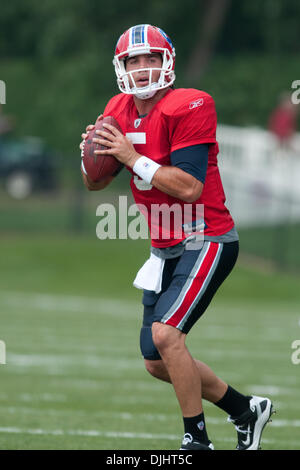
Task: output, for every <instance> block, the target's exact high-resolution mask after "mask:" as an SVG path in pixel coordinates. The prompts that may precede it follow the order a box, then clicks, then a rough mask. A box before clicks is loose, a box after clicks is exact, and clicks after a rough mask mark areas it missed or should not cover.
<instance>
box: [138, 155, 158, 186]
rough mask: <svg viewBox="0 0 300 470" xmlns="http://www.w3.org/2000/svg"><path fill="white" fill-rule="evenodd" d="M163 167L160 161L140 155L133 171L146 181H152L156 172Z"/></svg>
mask: <svg viewBox="0 0 300 470" xmlns="http://www.w3.org/2000/svg"><path fill="white" fill-rule="evenodd" d="M160 167H161V165H159V164H158V163H156V162H154V161H153V160H151V158H148V157H144V156H142V157H140V158H139V159H138V160H137V161H136V162H135V164H134V165H133V168H132V169H133V171H134V172H135V173H136V174H137V175H138V176H140V177H141V178H142V179H143V180H144V181H146V183H149V184H150V183H151V181H152V178H153V176H154V173H156V172H157V170H158V169H159V168H160Z"/></svg>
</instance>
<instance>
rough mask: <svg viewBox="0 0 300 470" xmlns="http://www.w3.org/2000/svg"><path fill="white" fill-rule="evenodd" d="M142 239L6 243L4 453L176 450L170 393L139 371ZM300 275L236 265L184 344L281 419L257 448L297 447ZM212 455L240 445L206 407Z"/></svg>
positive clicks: (1, 377) (176, 416)
mask: <svg viewBox="0 0 300 470" xmlns="http://www.w3.org/2000/svg"><path fill="white" fill-rule="evenodd" d="M147 254H148V242H140V241H138V242H133V241H124V242H123V241H122V242H116V241H105V242H100V241H99V240H97V239H96V238H89V237H68V236H66V235H65V236H59V237H58V236H51V237H50V236H47V237H41V236H40V237H38V236H29V235H28V236H27V237H21V236H19V237H17V236H15V237H12V236H10V237H9V236H7V237H2V238H1V258H0V272H1V287H0V316H1V324H0V339H2V340H4V341H5V343H6V348H7V364H6V365H0V384H1V385H0V448H1V449H149V450H152V449H153V450H155V449H178V447H179V444H180V439H181V436H182V422H181V417H180V411H179V407H178V404H177V401H176V398H175V395H174V392H173V389H172V388H171V387H170V386H169V385H168V384H165V383H162V382H159V381H157V380H155V379H154V378H152V377H151V376H150V375H148V374H147V372H146V371H145V370H144V367H143V361H142V359H141V355H140V351H139V329H140V324H141V319H142V308H141V305H140V299H141V292H140V291H138V290H136V289H134V288H133V287H132V280H133V278H134V276H135V273H136V271H137V269H138V268H139V267H140V265H141V264H142V263H143V261H144V260H145V259H146V257H147ZM299 301H300V291H299V279H298V278H294V277H290V276H288V275H286V276H282V275H279V274H278V273H266V272H265V273H264V272H260V271H258V270H256V269H254V268H249V267H247V266H245V265H243V264H242V263H241V262H240V263H239V264H238V266H237V267H236V268H235V270H234V271H233V273H232V274H231V276H230V278H229V279H228V280H227V281H226V283H225V284H224V286H222V287H221V289H220V291H219V292H218V293H217V295H216V298H215V300H214V302H213V303H212V305H211V306H210V308H209V310H208V311H207V312H206V315H205V316H204V317H203V319H201V320H200V321H199V322H198V324H197V325H196V326H195V327H194V329H193V330H192V331H191V333H190V334H189V337H188V346H189V348H190V350H191V352H192V354H193V355H194V356H195V357H197V358H199V359H201V360H203V361H204V362H207V363H208V364H209V365H210V366H211V367H212V368H213V369H214V370H215V372H216V373H217V374H218V375H220V376H221V377H222V378H223V379H224V380H226V381H228V382H229V383H230V384H231V385H232V386H234V387H236V388H238V389H239V390H241V391H242V392H244V393H256V394H258V395H259V394H261V395H264V394H267V395H268V396H270V397H271V398H272V400H273V401H274V404H275V407H276V409H277V415H276V417H275V418H274V422H273V423H272V424H271V425H268V427H267V428H266V430H265V432H264V436H263V442H262V444H263V448H264V449H300V405H299V400H298V397H299V386H300V378H299V377H300V365H298V366H297V365H293V364H292V362H291V354H292V349H291V344H292V342H293V341H294V340H295V339H300V328H299V318H300V315H299ZM204 405H205V414H206V420H207V426H208V431H209V435H210V437H211V439H212V440H213V442H214V444H215V447H216V449H233V448H234V447H235V444H236V442H235V440H236V438H235V430H234V428H233V426H232V425H230V424H228V423H226V416H225V414H224V413H223V412H222V411H220V410H219V409H217V408H216V407H214V406H213V405H211V404H209V403H207V402H205V403H204Z"/></svg>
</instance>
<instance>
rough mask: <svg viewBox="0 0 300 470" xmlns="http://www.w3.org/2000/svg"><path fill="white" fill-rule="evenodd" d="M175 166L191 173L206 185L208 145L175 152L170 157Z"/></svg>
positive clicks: (193, 146) (194, 146)
mask: <svg viewBox="0 0 300 470" xmlns="http://www.w3.org/2000/svg"><path fill="white" fill-rule="evenodd" d="M170 159H171V163H172V165H173V166H177V168H180V169H181V170H183V171H185V172H186V173H189V174H190V175H192V176H193V177H194V178H196V179H197V180H199V181H201V183H203V184H204V183H205V177H206V170H207V164H208V144H199V145H192V146H190V147H184V148H181V149H179V150H174V152H172V153H171V156H170Z"/></svg>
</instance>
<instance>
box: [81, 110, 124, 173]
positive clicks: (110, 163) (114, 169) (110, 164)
mask: <svg viewBox="0 0 300 470" xmlns="http://www.w3.org/2000/svg"><path fill="white" fill-rule="evenodd" d="M104 123H105V124H110V125H112V126H114V127H116V128H117V129H118V130H119V131H120V132H122V129H121V127H120V126H119V124H118V122H117V121H116V120H115V118H114V117H112V116H106V117H101V118H100V119H97V121H96V123H95V128H94V129H93V130H92V131H89V132H88V135H87V137H86V138H85V140H84V143H83V149H82V152H81V157H82V160H83V164H84V168H85V170H86V172H87V174H88V176H89V178H90V179H91V180H92V181H94V182H97V181H100V180H102V179H104V178H106V177H108V176H115V175H117V174H118V173H119V171H120V170H121V169H122V168H123V164H122V163H121V162H119V161H118V160H117V159H116V158H115V157H114V156H113V155H99V154H95V153H94V152H95V150H106V149H108V147H106V146H104V145H100V144H97V143H95V142H93V138H94V137H95V138H97V137H100V136H99V135H98V134H96V131H97V130H101V131H102V130H104V131H105V132H110V131H109V130H108V129H105V127H103V124H104Z"/></svg>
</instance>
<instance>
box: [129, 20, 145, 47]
mask: <svg viewBox="0 0 300 470" xmlns="http://www.w3.org/2000/svg"><path fill="white" fill-rule="evenodd" d="M131 41H132V45H137V44H144V42H145V25H144V24H139V25H137V26H134V27H133V28H132V36H131Z"/></svg>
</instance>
